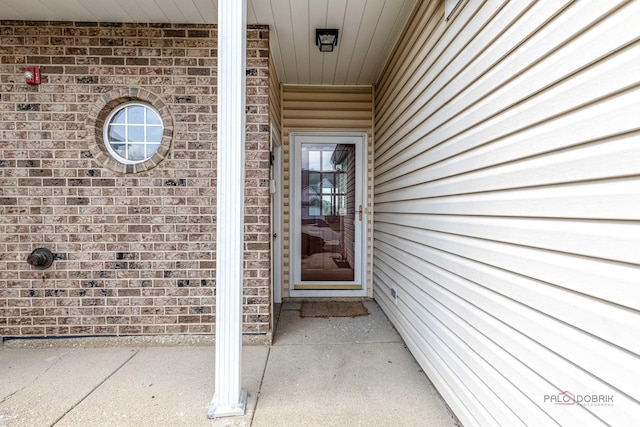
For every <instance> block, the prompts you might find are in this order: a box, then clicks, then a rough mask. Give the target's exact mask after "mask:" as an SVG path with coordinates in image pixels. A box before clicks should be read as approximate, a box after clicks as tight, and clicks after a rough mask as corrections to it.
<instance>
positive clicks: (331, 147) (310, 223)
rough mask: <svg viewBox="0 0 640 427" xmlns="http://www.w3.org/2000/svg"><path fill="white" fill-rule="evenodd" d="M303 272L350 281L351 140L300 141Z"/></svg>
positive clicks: (313, 278)
mask: <svg viewBox="0 0 640 427" xmlns="http://www.w3.org/2000/svg"><path fill="white" fill-rule="evenodd" d="M301 152H302V159H301V160H302V162H301V167H302V171H301V180H300V181H301V188H300V194H301V202H300V203H301V205H300V209H301V216H300V218H301V224H299V226H300V233H301V244H300V252H301V253H300V260H301V266H300V271H301V277H300V279H301V280H302V281H305V282H342V281H354V280H355V276H354V260H355V254H354V250H355V225H356V224H355V221H356V212H355V177H356V171H355V165H356V159H355V156H356V149H355V145H354V144H332V143H326V144H313V143H306V144H302V147H301Z"/></svg>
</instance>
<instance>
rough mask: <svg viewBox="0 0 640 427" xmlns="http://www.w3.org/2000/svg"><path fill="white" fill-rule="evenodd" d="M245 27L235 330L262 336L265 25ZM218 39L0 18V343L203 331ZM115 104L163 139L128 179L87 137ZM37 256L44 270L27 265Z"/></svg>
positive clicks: (210, 247) (209, 294)
mask: <svg viewBox="0 0 640 427" xmlns="http://www.w3.org/2000/svg"><path fill="white" fill-rule="evenodd" d="M247 34H248V40H247V44H248V51H247V62H248V64H247V113H248V115H247V147H246V148H247V152H246V171H247V178H246V212H245V216H246V234H245V249H246V254H245V260H246V261H245V285H244V286H245V289H244V304H245V305H244V313H245V316H244V331H245V333H266V332H268V331H269V322H270V319H269V301H270V281H269V274H270V272H269V264H270V260H269V256H270V255H269V254H270V247H269V245H270V230H269V215H270V211H269V186H268V178H269V140H268V138H269V126H268V125H269V119H268V113H269V111H268V90H269V89H268V84H269V83H268V66H269V63H268V55H269V52H268V29H267V28H266V27H250V28H249V30H248V33H247ZM216 44H217V40H216V29H215V26H213V25H157V24H97V23H60V22H54V23H46V22H16V21H0V97H1V98H0V135H1V139H0V335H4V336H24V335H31V336H34V335H35V336H60V335H62V336H65V335H120V334H184V333H190V334H191V333H193V334H197V333H211V332H213V331H214V330H215V328H214V315H215V232H216V219H215V202H216V189H215V179H216V150H215V145H216V75H215V74H216V68H215V67H216V58H215V56H216ZM25 66H39V67H40V68H41V73H42V84H41V85H39V86H31V85H27V84H26V83H25V79H24V76H23V71H24V67H25ZM124 99H141V100H142V101H145V102H148V103H151V104H153V105H154V106H156V108H157V109H158V110H159V111H160V112H161V115H162V116H163V118H164V120H165V142H167V143H166V144H165V146H164V148H163V150H164V151H163V150H161V152H162V151H163V154H164V156H156V157H154V158H153V159H152V160H150V161H147V162H145V164H144V165H143V167H138V166H136V167H134V168H131V167H130V168H129V169H128V170H127V168H126V167H123V166H122V165H121V164H119V163H118V162H115V161H113V160H112V159H111V157H110V156H108V155H106V154H105V151H104V147H103V146H102V141H101V131H100V129H101V121H102V120H104V115H105V112H106V111H107V110H108V108H109V105H110V103H111V104H113V103H117V102H119V101H122V100H124ZM38 247H47V248H50V249H51V250H52V251H53V252H54V254H55V258H56V259H55V262H54V263H53V266H52V267H51V268H49V269H46V270H36V269H34V268H33V267H31V266H30V265H29V264H27V262H26V259H27V256H28V255H29V254H30V253H31V251H32V250H33V249H35V248H38Z"/></svg>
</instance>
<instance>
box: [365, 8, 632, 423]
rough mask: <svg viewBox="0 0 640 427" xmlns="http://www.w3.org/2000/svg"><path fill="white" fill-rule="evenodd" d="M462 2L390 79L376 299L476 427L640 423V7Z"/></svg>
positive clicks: (411, 39)
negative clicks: (608, 400) (571, 401)
mask: <svg viewBox="0 0 640 427" xmlns="http://www.w3.org/2000/svg"><path fill="white" fill-rule="evenodd" d="M444 3H445V2H444V0H442V1H428V0H424V1H420V2H418V5H417V6H416V9H415V10H414V13H413V15H412V17H411V18H410V21H409V23H408V25H407V27H406V29H405V32H404V33H403V35H402V37H401V39H400V40H399V42H398V45H397V46H396V49H395V51H394V54H393V55H392V56H391V58H390V61H389V63H388V64H387V66H386V68H385V70H384V72H383V73H382V75H381V77H380V80H379V82H378V84H377V87H376V99H375V101H376V102H375V105H376V108H375V137H376V143H375V163H374V164H375V180H374V194H375V197H374V208H375V212H376V214H375V218H374V219H375V222H374V261H373V263H374V268H373V280H374V296H375V298H376V300H377V301H378V302H379V303H380V305H381V306H382V307H383V309H384V310H385V312H386V313H387V315H388V316H389V317H390V318H391V320H392V321H393V322H394V324H395V326H396V327H397V328H398V330H399V331H400V333H401V334H402V336H403V338H404V339H405V341H406V342H407V344H408V346H409V347H410V349H411V350H412V352H413V354H414V356H415V357H416V359H417V360H418V361H419V363H420V364H421V366H422V367H423V368H424V370H425V372H426V373H427V375H428V376H429V377H430V378H431V380H432V381H433V383H434V384H435V385H436V387H437V388H438V390H439V391H440V393H441V394H442V395H443V396H444V398H445V399H446V401H447V403H448V404H449V405H450V406H451V408H452V409H453V411H454V412H455V414H456V415H457V416H458V417H459V419H460V420H461V421H462V423H463V424H464V425H468V426H473V425H482V426H485V425H503V426H517V425H539V426H546V425H562V426H573V425H589V426H595V425H606V424H610V425H633V424H634V423H637V420H638V419H640V403H639V402H640V387H638V384H640V339H639V337H640V109H639V108H640V41H639V40H640V38H639V36H640V32H639V30H638V28H639V27H638V23H639V22H640V2H638V1H630V2H627V1H577V2H570V1H566V2H564V1H551V0H548V1H538V2H536V1H517V2H514V1H511V2H509V1H497V0H496V1H491V0H487V1H484V2H476V1H466V2H465V1H463V2H461V4H460V5H459V6H458V9H457V10H456V12H455V14H454V16H453V17H452V19H450V20H449V21H446V20H445V19H444V18H445V16H444V15H445V12H444ZM392 288H395V289H397V295H398V300H397V305H396V304H395V303H394V301H393V300H392V298H391V289H392ZM562 391H569V392H571V393H574V394H576V395H606V396H613V404H612V405H606V406H601V405H592V406H579V405H555V404H553V403H551V402H549V401H545V395H547V396H548V395H554V394H558V393H559V392H562Z"/></svg>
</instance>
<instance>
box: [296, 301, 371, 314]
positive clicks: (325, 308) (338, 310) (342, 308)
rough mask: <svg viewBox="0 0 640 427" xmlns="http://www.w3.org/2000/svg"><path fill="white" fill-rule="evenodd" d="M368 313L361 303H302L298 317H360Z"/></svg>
mask: <svg viewBox="0 0 640 427" xmlns="http://www.w3.org/2000/svg"><path fill="white" fill-rule="evenodd" d="M368 315H369V311H368V310H367V307H365V306H364V304H363V303H362V301H303V302H302V306H301V309H300V317H360V316H368Z"/></svg>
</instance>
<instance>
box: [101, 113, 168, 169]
mask: <svg viewBox="0 0 640 427" xmlns="http://www.w3.org/2000/svg"><path fill="white" fill-rule="evenodd" d="M136 106H137V107H142V108H144V109H145V115H144V117H145V118H144V123H135V124H134V123H128V121H126V122H125V123H124V126H125V129H126V128H127V127H128V126H132V125H136V126H140V125H143V126H144V128H145V129H144V138H143V141H136V142H135V143H131V142H129V141H127V140H126V138H125V141H122V142H121V143H122V144H124V145H125V146H127V147H128V146H129V145H142V146H143V147H144V151H145V156H146V157H145V158H144V159H140V160H130V159H127V158H126V157H122V156H121V155H120V154H118V153H117V152H116V150H114V149H113V147H112V143H111V140H110V139H109V128H110V127H111V124H112V123H111V120H113V117H114V116H115V115H116V114H118V113H119V112H121V111H122V110H125V109H127V108H130V107H136ZM147 110H150V111H152V112H153V113H154V114H155V115H156V117H157V118H158V120H159V121H160V124H149V123H146V120H147V113H146V111H147ZM150 126H151V127H160V128H161V130H162V132H164V122H163V120H162V116H161V115H160V113H159V112H158V111H157V110H156V109H155V108H153V107H152V106H151V105H149V104H145V103H143V102H136V101H132V102H126V103H123V104H120V105H118V106H117V107H116V108H114V109H113V111H111V112H110V113H109V115H108V116H107V119H106V120H105V122H104V128H103V140H104V145H105V147H106V148H107V151H108V152H109V154H111V156H112V157H113V158H114V159H115V160H117V161H119V162H120V163H124V164H128V165H134V164H138V163H142V162H145V161H147V160H149V159H150V158H151V157H152V156H153V155H154V154H155V153H156V152H157V151H158V149H159V148H160V145H162V132H161V133H160V134H161V137H160V139H159V140H158V141H148V140H147V128H148V127H150ZM150 145H156V146H157V147H156V149H155V150H154V151H153V152H152V153H149V152H148V151H147V147H148V146H150Z"/></svg>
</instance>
